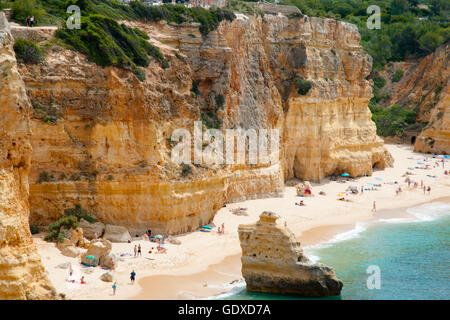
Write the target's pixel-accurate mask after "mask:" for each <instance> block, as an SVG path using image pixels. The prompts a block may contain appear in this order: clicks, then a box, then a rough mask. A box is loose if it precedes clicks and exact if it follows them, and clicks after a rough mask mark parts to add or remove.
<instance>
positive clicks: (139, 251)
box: [134, 244, 142, 258]
mask: <svg viewBox="0 0 450 320" xmlns="http://www.w3.org/2000/svg"><path fill="white" fill-rule="evenodd" d="M139 256H141V257H142V248H141V244H139V245H138V246H137V245H134V257H135V258H136V257H139Z"/></svg>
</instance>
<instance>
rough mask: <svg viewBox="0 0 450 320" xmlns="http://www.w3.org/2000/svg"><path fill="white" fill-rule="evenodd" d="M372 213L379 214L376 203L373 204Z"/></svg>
mask: <svg viewBox="0 0 450 320" xmlns="http://www.w3.org/2000/svg"><path fill="white" fill-rule="evenodd" d="M372 212H377V206H376V204H375V201H374V202H373V208H372Z"/></svg>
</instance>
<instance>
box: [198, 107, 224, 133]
mask: <svg viewBox="0 0 450 320" xmlns="http://www.w3.org/2000/svg"><path fill="white" fill-rule="evenodd" d="M200 120H201V121H202V122H203V123H204V124H205V126H206V128H207V129H220V128H221V127H222V119H220V118H219V117H218V115H217V111H211V110H209V111H207V112H202V114H201V115H200Z"/></svg>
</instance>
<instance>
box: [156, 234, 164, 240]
mask: <svg viewBox="0 0 450 320" xmlns="http://www.w3.org/2000/svg"><path fill="white" fill-rule="evenodd" d="M155 238H156V239H162V238H163V236H162V235H160V234H157V235H156V236H155Z"/></svg>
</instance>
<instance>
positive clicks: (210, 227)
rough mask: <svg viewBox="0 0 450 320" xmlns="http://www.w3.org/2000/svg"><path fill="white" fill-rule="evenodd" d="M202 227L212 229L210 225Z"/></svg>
mask: <svg viewBox="0 0 450 320" xmlns="http://www.w3.org/2000/svg"><path fill="white" fill-rule="evenodd" d="M202 228H204V229H209V230H211V229H212V228H211V227H210V226H203V227H202Z"/></svg>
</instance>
